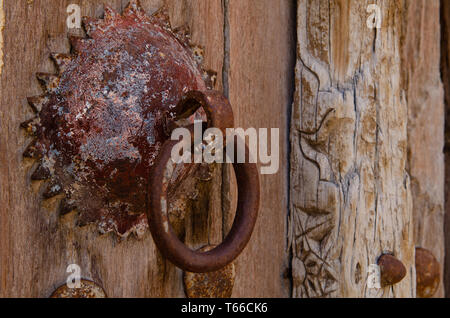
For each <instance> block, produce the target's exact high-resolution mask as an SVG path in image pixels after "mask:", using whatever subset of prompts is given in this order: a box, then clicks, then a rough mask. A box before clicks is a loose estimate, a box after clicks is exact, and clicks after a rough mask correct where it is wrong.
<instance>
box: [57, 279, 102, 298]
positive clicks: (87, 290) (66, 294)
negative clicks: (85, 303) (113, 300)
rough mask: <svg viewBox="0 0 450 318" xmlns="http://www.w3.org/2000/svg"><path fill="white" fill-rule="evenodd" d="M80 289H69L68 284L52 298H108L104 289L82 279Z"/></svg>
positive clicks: (59, 289)
mask: <svg viewBox="0 0 450 318" xmlns="http://www.w3.org/2000/svg"><path fill="white" fill-rule="evenodd" d="M80 284H81V287H80V288H69V287H67V285H66V284H64V285H62V286H61V287H59V288H58V289H57V290H55V291H54V292H53V294H52V295H51V296H50V298H106V297H107V296H106V293H105V291H104V290H103V288H102V287H100V286H99V285H97V284H96V283H94V282H91V281H89V280H84V279H82V280H81V281H80Z"/></svg>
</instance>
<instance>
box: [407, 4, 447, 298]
mask: <svg viewBox="0 0 450 318" xmlns="http://www.w3.org/2000/svg"><path fill="white" fill-rule="evenodd" d="M406 4H407V11H406V18H405V19H406V20H405V21H406V27H405V28H406V36H405V43H404V59H403V61H404V65H403V69H404V70H405V72H406V74H405V81H406V89H407V101H408V173H409V175H410V177H411V191H412V198H413V215H414V240H415V243H416V246H418V247H423V248H426V249H428V250H429V251H431V252H432V253H433V254H434V256H435V257H436V259H437V260H438V262H439V263H440V266H441V282H442V281H443V270H444V267H443V265H444V255H445V253H444V226H443V224H444V175H445V174H444V154H443V151H442V150H443V148H444V118H445V117H444V96H443V88H442V82H441V76H440V72H439V67H440V46H441V42H440V40H441V37H440V19H439V8H440V5H439V1H438V0H433V1H430V0H415V1H407V2H406ZM443 286H444V285H443V284H441V285H440V288H439V290H438V291H437V292H436V294H435V295H434V297H443V296H444V288H443Z"/></svg>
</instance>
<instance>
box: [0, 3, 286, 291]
mask: <svg viewBox="0 0 450 318" xmlns="http://www.w3.org/2000/svg"><path fill="white" fill-rule="evenodd" d="M127 2H128V1H127V0H122V1H120V0H116V1H107V3H108V4H109V5H111V6H112V7H113V8H115V9H117V10H118V11H120V10H122V9H123V8H124V6H125V5H126V4H127ZM70 3H74V4H79V5H80V7H81V10H82V15H88V16H94V17H101V16H102V14H103V8H102V1H94V0H92V1H87V0H86V1H81V0H70V1H68V0H61V1H53V0H34V1H25V0H21V1H4V3H3V9H4V13H5V16H6V21H5V29H4V31H3V40H4V43H3V52H4V58H3V62H4V66H3V69H2V73H1V85H2V86H1V91H0V101H1V103H0V131H1V135H0V212H1V213H0V228H1V231H0V296H2V297H14V296H18V297H48V296H49V295H50V294H51V293H52V292H53V290H54V289H55V288H56V287H58V286H60V285H62V284H64V283H65V281H66V278H67V276H68V273H66V267H67V266H68V265H69V264H72V263H75V264H78V265H79V266H80V267H81V270H82V276H83V277H84V278H88V279H92V280H94V281H96V282H98V283H100V284H101V285H102V286H103V287H104V289H105V290H106V293H107V294H108V295H109V296H111V297H184V296H185V294H184V290H183V283H182V271H181V270H179V269H176V268H175V267H174V266H173V265H171V264H170V263H169V262H168V261H165V260H164V259H163V258H162V257H161V255H160V254H159V253H158V251H157V250H156V248H155V246H154V243H153V240H152V238H151V236H150V233H146V235H145V236H144V239H142V240H137V239H135V238H129V239H126V240H123V241H121V242H119V241H118V240H117V239H116V238H115V237H114V235H112V234H111V235H107V236H100V235H98V233H97V231H96V229H95V226H88V227H85V228H81V229H80V228H78V227H76V226H75V215H74V213H72V214H70V215H68V216H65V217H63V218H61V217H60V216H58V214H57V213H56V204H57V202H56V200H54V201H49V202H45V203H44V204H42V203H41V198H40V194H39V191H42V189H40V187H41V186H42V184H39V183H36V182H33V183H31V182H30V181H29V180H30V178H29V177H30V173H31V172H32V169H31V167H32V165H33V164H34V163H33V162H29V161H24V160H23V158H22V152H23V150H24V149H25V147H26V145H27V144H28V142H29V141H30V140H29V139H27V138H26V136H25V134H24V133H23V131H21V130H20V128H19V125H20V123H21V122H22V121H24V120H26V119H27V118H29V117H30V115H31V113H30V111H29V107H28V106H27V103H26V97H27V96H33V95H36V94H39V93H40V88H39V87H38V84H37V81H36V79H35V76H34V74H35V73H36V72H40V71H53V66H52V64H51V62H50V61H49V60H48V55H49V53H51V52H68V50H69V46H68V42H67V39H66V33H67V29H66V23H65V21H66V18H67V13H66V7H67V5H68V4H70ZM165 3H166V5H167V7H168V9H169V12H170V16H171V21H172V26H173V27H178V26H182V25H184V24H187V25H189V27H190V29H191V34H192V42H193V43H194V44H198V45H201V46H203V47H204V49H205V67H206V68H208V69H211V70H214V71H216V72H217V73H218V83H217V88H218V89H222V88H223V87H224V85H223V84H224V82H223V79H225V82H226V85H227V86H226V87H225V92H226V93H227V94H228V95H229V98H230V100H231V102H232V104H233V108H234V110H235V113H236V122H237V124H238V125H240V126H242V127H243V128H246V127H250V126H253V127H256V128H258V127H266V128H272V127H274V128H280V132H281V138H282V140H281V144H282V148H281V149H282V151H281V156H282V158H280V162H281V166H280V173H279V174H277V175H274V176H263V177H262V178H261V179H262V194H263V195H262V202H261V206H262V209H261V214H260V218H259V220H258V224H257V227H256V230H255V234H254V235H253V238H252V241H251V243H250V245H249V246H248V247H247V249H246V250H245V252H244V254H243V255H242V256H241V257H240V258H239V259H238V260H237V272H236V286H235V290H234V293H233V296H236V297H239V296H245V297H249V296H266V297H268V296H272V297H282V296H288V295H289V280H287V279H284V278H283V273H284V271H285V270H286V267H287V266H288V261H287V260H288V254H287V244H286V231H287V225H286V223H287V212H286V211H287V187H288V185H287V177H286V176H287V169H288V167H287V164H286V163H287V158H286V157H287V142H286V138H287V135H286V131H284V130H283V128H284V127H286V122H287V118H288V111H289V105H290V83H291V82H292V81H291V77H292V75H291V74H292V70H293V68H292V65H291V63H292V52H293V46H294V42H293V38H292V37H293V32H292V29H293V23H294V18H293V17H292V16H291V12H292V5H291V3H290V2H289V1H281V2H274V1H269V0H264V1H258V2H254V1H249V0H246V1H241V0H233V1H229V2H228V1H224V2H222V1H220V0H192V1H187V0H167V1H166V2H165ZM141 4H142V6H143V7H144V9H145V10H146V12H147V13H148V14H150V13H152V12H154V11H155V10H156V9H158V8H159V7H160V6H161V5H162V4H163V1H160V0H142V1H141ZM225 22H226V23H225ZM224 62H225V63H224ZM222 71H224V72H225V75H224V76H222ZM213 187H216V188H215V190H214V191H212V192H213V193H215V194H214V195H215V198H216V199H213V200H212V202H210V204H209V206H210V208H211V211H215V212H213V213H212V214H211V215H212V218H213V219H214V220H212V221H211V220H209V221H208V222H210V223H208V224H209V225H207V226H210V228H216V229H217V228H220V223H221V222H222V220H221V216H220V213H221V207H220V206H218V204H219V203H220V204H221V202H220V201H222V200H221V199H220V197H221V194H220V193H221V191H222V190H221V188H220V182H217V180H216V181H214V182H213ZM217 187H218V188H217ZM228 192H232V191H224V196H225V197H224V201H229V200H232V199H230V198H228V197H226V196H227V195H228ZM218 197H219V199H217V198H218ZM229 204H230V203H229ZM231 205H232V203H231ZM224 211H225V213H229V212H227V210H226V207H225V208H224ZM205 213H206V211H205ZM216 218H219V221H217V220H216ZM211 224H212V225H211ZM205 226H206V225H205ZM203 230H204V231H205V229H203ZM204 233H206V232H204ZM220 234H222V233H220ZM186 235H187V236H190V237H191V238H188V239H189V240H190V239H193V236H192V235H193V234H192V233H191V234H186ZM219 236H220V235H219ZM205 240H206V239H205ZM208 240H212V241H217V240H218V237H217V233H212V234H211V236H210V237H209V238H208Z"/></svg>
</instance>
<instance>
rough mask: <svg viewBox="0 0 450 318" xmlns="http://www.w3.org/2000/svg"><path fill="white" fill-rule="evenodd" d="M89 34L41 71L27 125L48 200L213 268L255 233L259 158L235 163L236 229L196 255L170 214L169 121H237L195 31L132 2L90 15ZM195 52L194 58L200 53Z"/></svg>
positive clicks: (190, 264) (185, 264) (193, 264)
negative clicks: (192, 35)
mask: <svg viewBox="0 0 450 318" xmlns="http://www.w3.org/2000/svg"><path fill="white" fill-rule="evenodd" d="M83 25H84V28H85V31H86V33H87V36H88V37H86V38H83V37H75V36H70V37H69V39H70V43H71V47H72V52H71V54H52V55H51V57H52V59H53V60H54V62H55V64H56V66H57V71H58V72H57V74H44V73H38V74H37V77H38V80H39V81H40V83H41V84H42V86H43V88H44V91H45V93H44V94H43V95H41V96H37V97H31V98H28V102H29V104H30V106H31V107H32V108H33V110H34V112H35V113H36V116H35V117H34V118H32V119H31V120H28V121H26V122H25V123H23V124H22V127H23V128H25V129H26V131H27V132H28V133H29V134H30V135H32V136H33V142H32V143H31V144H30V145H29V146H28V147H27V148H26V149H25V151H24V157H28V158H33V159H37V160H38V165H37V168H36V169H35V171H34V172H33V173H32V175H31V178H32V179H33V180H46V181H48V187H47V189H46V190H45V191H44V193H43V196H44V198H50V197H54V196H56V195H61V196H63V199H62V201H61V206H60V212H61V213H62V214H66V213H69V212H71V211H73V210H77V212H78V221H77V222H78V225H80V226H83V225H87V224H96V225H97V226H98V229H99V231H100V232H101V233H109V232H114V233H116V234H117V235H118V236H120V237H127V236H129V235H130V234H132V233H133V234H135V235H138V236H139V235H142V233H143V232H144V231H145V230H146V229H147V228H150V231H151V233H152V236H153V238H154V241H155V243H156V245H157V247H158V248H159V250H160V251H161V253H162V254H163V255H164V256H166V257H167V258H168V259H169V260H170V261H172V262H173V263H174V264H175V265H177V266H179V267H180V268H182V269H184V270H188V271H191V272H209V271H214V270H217V269H220V268H222V267H224V266H225V265H227V264H229V263H230V262H232V261H233V260H234V259H235V258H236V257H237V256H238V255H239V254H240V253H241V252H242V250H243V249H244V247H245V246H246V244H247V243H248V241H249V239H250V236H251V233H252V231H253V228H254V225H255V222H256V217H257V213H258V208H259V177H258V171H257V168H256V165H255V164H234V170H235V173H236V177H237V181H238V187H239V189H238V195H239V197H238V208H237V213H236V217H235V222H234V225H233V227H232V230H231V232H230V234H229V235H228V237H227V238H226V239H225V241H224V242H223V243H222V244H221V245H219V246H218V247H217V248H215V249H213V250H212V251H209V252H205V253H197V252H193V251H191V250H190V249H188V248H187V246H185V245H184V244H183V243H182V242H181V241H180V240H179V239H178V238H177V237H176V235H175V234H174V232H173V230H172V228H171V225H170V222H169V221H168V217H167V206H166V204H165V202H166V200H167V198H166V195H167V190H168V189H167V187H168V185H167V182H166V180H165V178H164V176H165V173H164V170H165V168H166V165H167V163H168V161H169V160H170V154H171V149H172V147H173V146H174V144H175V143H176V142H174V141H171V140H170V133H171V131H170V127H173V123H174V122H175V121H178V120H180V119H185V118H188V117H191V116H192V115H193V114H194V113H196V112H197V114H198V113H199V109H202V110H201V111H200V113H202V114H203V116H206V118H207V123H206V124H205V126H207V127H215V128H219V129H221V130H223V131H225V129H226V128H232V127H233V126H234V123H233V112H232V109H231V106H230V104H229V102H228V100H227V99H226V98H225V97H224V96H223V95H222V94H221V93H219V92H217V91H213V90H211V89H212V86H211V85H210V81H211V78H210V72H206V71H204V70H203V69H202V67H201V63H200V60H201V58H199V56H198V50H195V49H194V48H193V47H191V45H190V43H189V36H188V32H186V30H184V29H180V30H172V28H171V26H170V23H169V20H168V17H167V15H166V14H164V11H158V12H157V13H156V14H154V15H152V16H147V15H146V14H145V11H144V10H143V9H142V8H141V6H140V4H139V1H137V0H133V1H131V2H130V3H129V4H128V6H127V7H126V8H125V9H124V11H123V13H122V14H119V13H117V12H115V11H114V10H113V9H111V8H110V7H108V6H105V16H104V18H103V19H93V18H84V19H83ZM196 54H197V56H196Z"/></svg>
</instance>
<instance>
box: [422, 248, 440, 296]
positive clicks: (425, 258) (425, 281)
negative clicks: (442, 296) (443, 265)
mask: <svg viewBox="0 0 450 318" xmlns="http://www.w3.org/2000/svg"><path fill="white" fill-rule="evenodd" d="M439 268H440V266H439V262H438V261H437V259H436V258H435V257H434V255H433V254H432V253H431V252H430V251H428V250H426V249H424V248H420V247H418V248H416V282H417V287H416V290H417V297H420V298H431V297H433V296H434V294H435V293H436V291H437V290H438V288H439V284H440V281H441V274H440V269H439Z"/></svg>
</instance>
